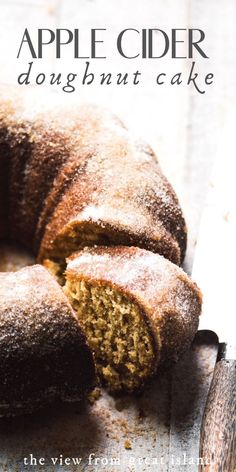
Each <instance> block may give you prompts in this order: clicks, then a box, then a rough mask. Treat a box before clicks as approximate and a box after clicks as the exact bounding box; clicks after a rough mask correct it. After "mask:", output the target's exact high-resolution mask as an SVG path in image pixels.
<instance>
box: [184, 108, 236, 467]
mask: <svg viewBox="0 0 236 472" xmlns="http://www.w3.org/2000/svg"><path fill="white" fill-rule="evenodd" d="M235 133H236V114H235V115H233V116H231V117H230V119H229V121H228V123H227V125H226V126H225V129H224V131H223V133H222V140H221V145H220V146H219V152H218V156H217V158H216V162H215V164H214V170H213V173H212V176H211V179H210V185H209V191H208V196H207V201H206V205H205V208H204V212H203V216H202V220H201V224H200V231H199V236H198V241H197V246H196V252H195V258H194V265H193V271H192V276H193V279H194V280H195V281H196V282H197V283H198V284H199V286H200V287H201V290H202V293H203V309H202V315H201V319H200V325H199V329H200V330H210V331H213V332H214V333H216V334H217V336H218V339H219V342H220V343H221V344H220V347H221V349H220V352H219V353H220V355H219V356H218V361H217V363H216V367H215V370H214V374H213V380H212V383H211V387H210V390H209V394H208V398H207V402H206V406H205V411H204V415H203V421H202V427H201V438H200V457H201V458H202V459H203V461H204V463H203V465H201V466H200V470H204V471H205V472H208V471H214V472H215V471H221V472H231V471H232V472H235V471H236V426H235V421H236V420H235V415H236V412H235V407H236V361H235V359H236V339H235V317H236V308H235V307H236V300H235V295H236V151H235Z"/></svg>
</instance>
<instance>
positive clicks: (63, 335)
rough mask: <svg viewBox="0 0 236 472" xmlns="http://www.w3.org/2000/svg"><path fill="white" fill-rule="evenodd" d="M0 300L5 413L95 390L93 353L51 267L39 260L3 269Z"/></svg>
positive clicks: (0, 412) (1, 405)
mask: <svg viewBox="0 0 236 472" xmlns="http://www.w3.org/2000/svg"><path fill="white" fill-rule="evenodd" d="M0 300H1V302H0V379H1V382H0V416H12V415H18V414H22V413H29V412H31V411H34V410H35V409H37V408H39V407H42V406H43V405H45V404H47V403H49V402H52V401H54V400H63V401H75V400H76V401H78V400H79V399H81V398H82V397H84V396H85V395H86V394H87V393H88V392H89V391H91V389H92V388H93V387H94V385H95V369H94V362H93V356H92V353H91V351H90V348H89V346H88V344H87V342H86V340H85V336H84V334H83V333H82V331H81V329H80V327H79V323H78V320H77V319H76V317H75V315H74V313H73V310H72V308H71V306H70V304H69V303H68V300H67V298H66V296H65V295H64V294H63V292H62V290H61V288H60V286H59V285H58V284H57V282H56V281H55V280H54V279H53V277H52V276H51V275H50V274H49V273H48V271H47V270H46V269H44V268H43V267H42V266H40V265H34V266H32V267H26V268H24V269H22V270H19V271H18V272H15V273H14V272H8V273H0Z"/></svg>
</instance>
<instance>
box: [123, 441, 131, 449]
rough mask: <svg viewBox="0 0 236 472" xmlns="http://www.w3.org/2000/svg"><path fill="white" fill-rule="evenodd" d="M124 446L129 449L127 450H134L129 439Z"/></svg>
mask: <svg viewBox="0 0 236 472" xmlns="http://www.w3.org/2000/svg"><path fill="white" fill-rule="evenodd" d="M124 446H125V449H127V450H130V449H132V444H131V442H130V441H129V440H128V439H126V440H125V444H124Z"/></svg>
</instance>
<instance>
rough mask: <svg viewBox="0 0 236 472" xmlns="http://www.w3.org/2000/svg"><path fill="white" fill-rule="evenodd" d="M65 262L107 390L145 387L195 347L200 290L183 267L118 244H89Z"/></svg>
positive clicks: (76, 305)
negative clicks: (150, 380)
mask: <svg viewBox="0 0 236 472" xmlns="http://www.w3.org/2000/svg"><path fill="white" fill-rule="evenodd" d="M67 262H68V265H67V269H66V273H65V275H66V283H65V286H64V292H65V294H66V295H67V297H68V298H69V300H70V301H71V304H72V306H73V307H74V310H75V312H76V313H77V316H78V319H79V321H80V323H81V325H82V326H83V328H84V331H85V334H86V337H87V340H88V343H89V345H90V347H91V349H92V350H93V352H94V356H95V362H96V366H97V371H98V375H99V377H100V378H101V380H102V381H103V383H104V384H105V385H106V386H107V387H108V388H109V390H110V391H112V392H114V391H116V392H117V391H120V390H125V391H133V390H135V389H138V388H140V387H141V386H142V385H143V384H144V383H145V382H146V381H147V379H149V378H150V377H152V376H153V374H154V373H155V372H156V371H157V369H158V368H159V367H160V366H161V365H162V364H163V363H168V362H171V361H173V360H174V361H176V360H177V359H178V358H179V356H180V354H181V353H182V352H184V351H185V350H186V349H187V348H188V347H189V346H190V343H191V342H192V340H193V337H194V334H195V333H196V331H197V327H198V318H199V315H200V310H201V294H200V291H199V289H198V288H197V286H196V285H195V284H194V283H193V282H192V281H191V280H190V278H189V277H188V276H187V275H186V274H185V273H184V272H183V270H182V269H180V268H179V267H177V266H176V265H174V264H172V263H171V262H170V261H168V260H166V259H165V258H164V257H162V256H159V255H157V254H154V253H151V252H150V251H146V250H144V249H140V248H137V247H121V246H117V247H102V246H101V247H96V248H85V249H84V250H82V251H80V252H78V253H76V254H73V255H72V256H70V257H69V258H68V260H67Z"/></svg>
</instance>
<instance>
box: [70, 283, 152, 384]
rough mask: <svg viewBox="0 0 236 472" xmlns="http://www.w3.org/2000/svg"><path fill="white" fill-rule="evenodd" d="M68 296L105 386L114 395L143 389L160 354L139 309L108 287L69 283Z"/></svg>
mask: <svg viewBox="0 0 236 472" xmlns="http://www.w3.org/2000/svg"><path fill="white" fill-rule="evenodd" d="M64 292H65V294H66V295H67V296H68V298H69V300H70V301H71V303H72V305H73V308H74V310H75V311H76V313H77V316H78V319H79V321H80V323H81V324H82V326H83V328H84V331H85V334H86V336H87V341H88V343H89V345H90V348H91V349H92V351H93V353H94V357H95V363H96V367H97V373H98V376H99V377H100V379H101V381H102V383H103V384H105V385H106V386H107V387H108V389H109V390H110V391H111V392H119V391H122V390H125V391H133V390H135V389H138V388H140V387H141V386H142V384H143V383H144V382H145V380H146V379H147V378H148V377H149V376H150V375H151V374H152V372H153V368H154V364H155V359H156V353H155V348H154V341H153V339H152V336H151V334H150V331H149V328H148V326H147V323H146V321H145V319H144V317H143V314H142V313H141V311H140V308H139V307H138V305H137V304H135V303H134V302H133V301H132V300H130V299H129V298H128V297H127V296H126V295H124V294H123V293H121V292H120V291H119V290H118V289H114V288H113V287H111V286H109V285H108V284H106V285H105V284H104V283H103V284H99V283H97V284H94V283H91V282H89V281H86V280H67V281H66V284H65V287H64Z"/></svg>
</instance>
